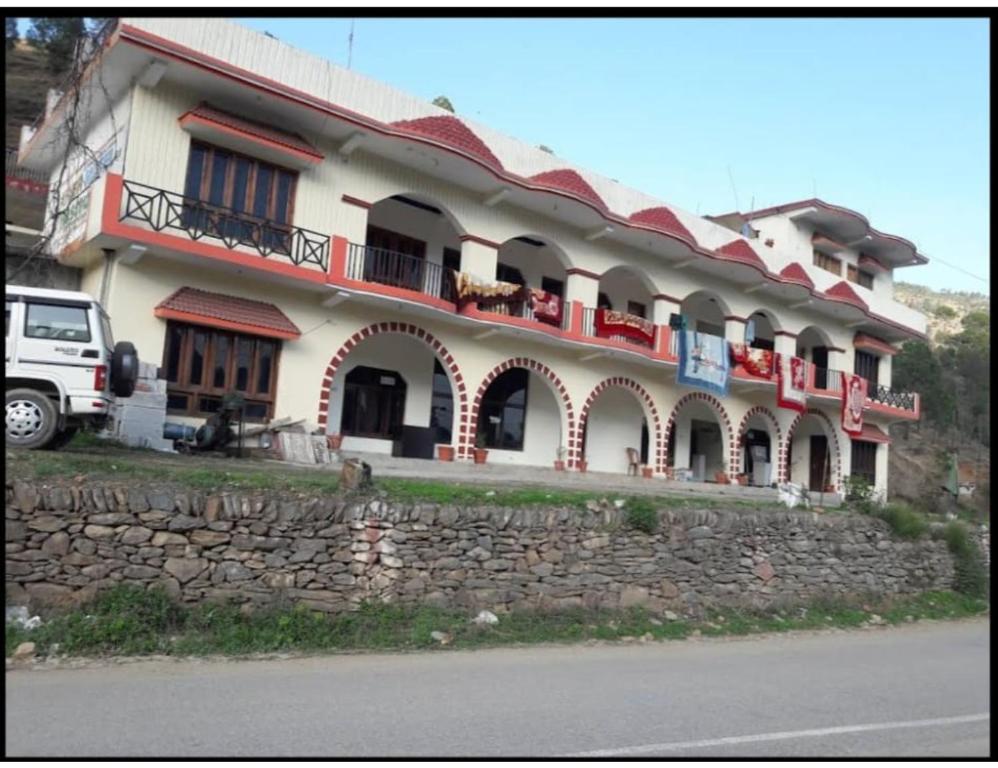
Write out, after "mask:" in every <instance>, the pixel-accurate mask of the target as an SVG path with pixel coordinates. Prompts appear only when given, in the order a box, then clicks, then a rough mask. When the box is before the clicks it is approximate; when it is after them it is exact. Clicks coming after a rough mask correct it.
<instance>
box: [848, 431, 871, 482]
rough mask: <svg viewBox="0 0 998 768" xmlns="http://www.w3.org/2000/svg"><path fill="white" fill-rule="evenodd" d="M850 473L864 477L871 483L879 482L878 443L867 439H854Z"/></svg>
mask: <svg viewBox="0 0 998 768" xmlns="http://www.w3.org/2000/svg"><path fill="white" fill-rule="evenodd" d="M850 463H851V467H850V474H851V475H852V476H853V477H862V478H864V479H866V481H867V482H868V483H869V484H870V485H876V483H877V444H876V443H870V442H867V441H866V440H853V441H852V458H851V460H850Z"/></svg>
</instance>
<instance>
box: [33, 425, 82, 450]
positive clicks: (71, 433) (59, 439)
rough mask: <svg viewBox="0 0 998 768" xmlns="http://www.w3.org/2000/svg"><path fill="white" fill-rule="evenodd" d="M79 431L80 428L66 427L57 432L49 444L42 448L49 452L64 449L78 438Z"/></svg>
mask: <svg viewBox="0 0 998 768" xmlns="http://www.w3.org/2000/svg"><path fill="white" fill-rule="evenodd" d="M78 429H79V427H66V428H65V429H63V430H61V431H58V432H56V433H55V434H54V435H53V436H52V439H51V440H49V442H48V444H47V445H44V446H42V447H43V448H44V449H45V450H47V451H58V450H59V449H60V448H64V447H65V446H66V445H67V444H68V443H69V441H70V440H72V439H73V438H74V437H75V436H76V432H77V430H78Z"/></svg>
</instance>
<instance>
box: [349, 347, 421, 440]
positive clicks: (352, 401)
mask: <svg viewBox="0 0 998 768" xmlns="http://www.w3.org/2000/svg"><path fill="white" fill-rule="evenodd" d="M405 393H406V384H405V379H403V378H402V376H400V375H399V373H398V372H397V371H388V370H383V369H381V368H369V367H368V366H365V365H360V366H357V367H356V368H354V369H353V370H352V371H350V373H348V374H347V376H346V386H345V387H344V390H343V418H342V420H341V422H340V431H341V432H342V433H343V434H344V435H353V436H355V437H373V438H380V439H383V440H395V439H397V438H400V437H401V436H402V419H403V417H404V415H405Z"/></svg>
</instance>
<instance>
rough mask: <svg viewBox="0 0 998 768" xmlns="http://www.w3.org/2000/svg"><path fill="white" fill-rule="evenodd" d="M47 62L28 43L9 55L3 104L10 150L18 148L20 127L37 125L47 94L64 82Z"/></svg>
mask: <svg viewBox="0 0 998 768" xmlns="http://www.w3.org/2000/svg"><path fill="white" fill-rule="evenodd" d="M46 62H47V58H46V55H45V53H44V52H43V51H40V50H38V49H37V48H35V47H34V46H32V45H31V44H30V43H28V42H27V41H26V40H20V41H18V43H17V45H16V46H14V48H13V49H12V50H10V51H7V56H6V65H7V70H6V76H5V83H4V87H5V93H4V97H5V98H4V102H5V106H6V111H7V124H6V127H5V131H6V142H7V144H6V146H8V147H13V148H15V149H16V148H17V145H18V143H19V142H20V138H21V126H22V125H31V124H32V123H33V122H35V119H36V118H37V117H38V116H39V115H40V114H41V113H42V112H43V111H44V110H45V94H47V93H48V90H49V88H55V87H56V86H57V85H58V84H59V83H60V82H61V80H62V75H60V74H53V73H52V72H51V71H50V70H49V68H48V66H47V65H46Z"/></svg>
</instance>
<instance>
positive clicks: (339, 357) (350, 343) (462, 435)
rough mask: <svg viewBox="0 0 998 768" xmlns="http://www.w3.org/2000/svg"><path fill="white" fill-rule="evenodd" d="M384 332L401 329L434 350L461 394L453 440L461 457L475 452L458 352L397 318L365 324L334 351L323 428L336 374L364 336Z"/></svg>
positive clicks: (322, 401)
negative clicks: (455, 354) (472, 449)
mask: <svg viewBox="0 0 998 768" xmlns="http://www.w3.org/2000/svg"><path fill="white" fill-rule="evenodd" d="M381 333H401V334H404V335H406V336H413V337H415V338H416V339H419V340H420V341H421V342H423V343H424V344H426V345H427V346H428V347H429V348H430V350H432V352H433V354H434V355H435V356H436V357H437V358H438V359H439V360H440V362H441V364H442V365H443V366H444V368H445V369H446V370H447V371H448V372H449V373H450V380H451V389H452V390H453V391H454V394H456V395H457V398H456V399H457V405H458V407H457V408H456V409H455V412H454V425H453V429H452V434H453V443H454V444H456V445H457V455H458V458H466V457H468V456H470V455H471V453H470V451H469V450H468V448H467V446H468V442H469V441H468V438H467V433H466V427H467V423H468V387H467V385H466V384H465V382H464V376H463V375H462V373H461V369H460V368H459V367H458V365H457V362H456V361H455V360H454V356H453V355H451V353H450V352H448V351H447V348H446V347H445V346H444V345H443V344H441V343H440V341H439V340H437V338H436V337H434V336H433V334H432V333H430V332H429V331H424V330H423V329H422V328H419V327H418V326H415V325H413V324H412V323H398V322H394V321H393V322H382V323H374V324H372V325H369V326H367V327H366V328H361V329H360V330H359V331H357V332H356V333H354V334H352V335H351V336H350V338H349V339H347V340H346V342H345V343H344V344H343V346H342V347H340V348H339V350H338V351H337V352H336V354H335V355H333V357H332V359H331V360H330V361H329V366H328V367H327V368H326V372H325V374H323V378H322V388H321V389H320V390H319V426H320V427H322V428H325V427H326V419H327V414H328V412H329V390H330V387H331V386H332V384H333V378H334V377H335V376H336V371H337V370H338V369H339V367H340V365H342V364H343V361H344V360H345V359H346V357H347V355H349V354H350V352H352V351H353V349H354V347H356V346H357V345H358V344H359V343H360V342H362V341H363V340H364V339H366V338H369V337H371V336H376V335H378V334H381Z"/></svg>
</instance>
